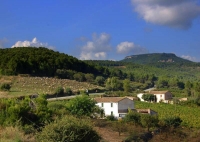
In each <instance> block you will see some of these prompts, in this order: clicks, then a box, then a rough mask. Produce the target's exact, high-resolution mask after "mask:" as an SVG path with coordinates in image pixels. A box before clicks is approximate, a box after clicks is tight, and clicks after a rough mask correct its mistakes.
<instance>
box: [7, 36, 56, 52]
mask: <svg viewBox="0 0 200 142" xmlns="http://www.w3.org/2000/svg"><path fill="white" fill-rule="evenodd" d="M14 47H46V48H49V49H55V47H53V46H49V45H48V43H42V42H40V41H38V40H37V38H36V37H35V38H33V40H32V41H28V40H25V41H17V42H16V43H15V44H14V45H13V46H12V47H11V48H14Z"/></svg>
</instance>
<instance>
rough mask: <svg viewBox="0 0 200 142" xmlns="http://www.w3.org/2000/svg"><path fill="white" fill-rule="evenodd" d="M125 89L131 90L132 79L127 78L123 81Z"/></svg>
mask: <svg viewBox="0 0 200 142" xmlns="http://www.w3.org/2000/svg"><path fill="white" fill-rule="evenodd" d="M123 89H124V91H125V92H130V91H131V86H130V80H128V79H125V80H124V81H123Z"/></svg>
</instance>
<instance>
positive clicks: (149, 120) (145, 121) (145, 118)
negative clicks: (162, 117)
mask: <svg viewBox="0 0 200 142" xmlns="http://www.w3.org/2000/svg"><path fill="white" fill-rule="evenodd" d="M141 124H142V126H144V127H147V130H148V131H149V129H150V128H151V127H155V126H157V125H158V117H157V116H152V115H149V114H143V115H141Z"/></svg>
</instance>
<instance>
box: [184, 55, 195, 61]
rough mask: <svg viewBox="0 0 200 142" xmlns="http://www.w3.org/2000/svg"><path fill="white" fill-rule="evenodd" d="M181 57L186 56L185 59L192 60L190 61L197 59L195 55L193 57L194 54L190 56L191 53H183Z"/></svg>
mask: <svg viewBox="0 0 200 142" xmlns="http://www.w3.org/2000/svg"><path fill="white" fill-rule="evenodd" d="M181 57H182V58H184V59H187V60H190V61H194V62H195V61H196V58H195V57H192V56H189V55H182V56H181Z"/></svg>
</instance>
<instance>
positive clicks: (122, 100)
mask: <svg viewBox="0 0 200 142" xmlns="http://www.w3.org/2000/svg"><path fill="white" fill-rule="evenodd" d="M95 100H96V102H97V105H98V106H99V107H100V108H103V109H104V113H105V116H108V115H113V116H114V117H117V118H118V117H124V116H125V115H126V114H127V113H128V109H134V102H133V100H131V99H129V98H126V97H101V98H95Z"/></svg>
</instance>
